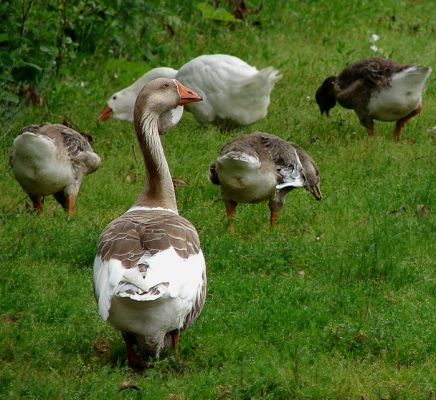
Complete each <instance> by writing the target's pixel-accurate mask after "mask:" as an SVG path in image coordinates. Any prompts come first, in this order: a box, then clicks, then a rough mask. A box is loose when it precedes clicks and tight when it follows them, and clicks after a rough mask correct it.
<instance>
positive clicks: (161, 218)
mask: <svg viewBox="0 0 436 400" xmlns="http://www.w3.org/2000/svg"><path fill="white" fill-rule="evenodd" d="M171 246H172V247H174V250H175V251H176V253H177V254H178V255H179V256H180V257H182V258H185V259H186V258H188V257H189V256H191V255H194V254H198V253H199V251H200V241H199V238H198V234H197V232H196V230H195V228H194V227H193V225H192V224H191V223H190V222H189V221H188V220H186V219H185V218H183V217H181V216H180V215H177V214H174V213H173V212H170V211H165V210H159V211H158V212H156V211H153V210H138V211H130V212H127V213H125V214H123V215H122V216H121V217H119V218H117V219H116V220H115V221H113V222H111V223H110V224H109V225H108V226H107V227H106V229H105V230H104V231H103V233H102V234H101V236H100V240H99V245H98V254H99V255H100V256H101V258H102V260H103V261H106V260H109V259H110V258H115V259H118V260H120V261H122V263H123V266H124V267H125V268H132V267H134V266H135V265H136V263H137V262H138V260H139V259H140V258H141V257H142V256H143V255H144V254H150V256H152V255H154V254H156V253H158V252H159V251H163V250H166V249H168V248H169V247H171Z"/></svg>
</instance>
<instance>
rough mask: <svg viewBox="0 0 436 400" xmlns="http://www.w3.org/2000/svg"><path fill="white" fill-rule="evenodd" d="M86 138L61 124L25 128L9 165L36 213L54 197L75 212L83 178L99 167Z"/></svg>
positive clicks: (72, 212)
mask: <svg viewBox="0 0 436 400" xmlns="http://www.w3.org/2000/svg"><path fill="white" fill-rule="evenodd" d="M88 140H89V139H88V137H85V136H84V135H81V134H80V133H78V132H76V131H75V130H74V129H72V128H70V127H67V126H65V125H60V124H48V123H46V124H41V125H29V126H26V127H24V128H23V129H22V130H21V131H20V133H19V134H18V136H17V137H16V138H15V140H14V143H13V145H12V151H11V157H10V165H11V167H12V171H13V173H14V175H15V178H16V180H17V181H18V183H19V184H20V185H21V187H22V188H23V189H24V191H25V192H26V193H27V194H28V196H29V197H30V199H31V200H32V203H33V208H34V209H35V211H36V212H37V213H41V212H42V211H43V203H44V196H47V195H51V194H52V195H53V196H54V198H55V199H56V200H57V201H58V202H59V203H60V204H61V205H62V207H63V208H64V209H65V210H66V211H67V213H68V215H73V214H74V212H75V203H76V197H77V195H78V193H79V189H80V185H81V183H82V180H83V178H84V177H85V175H88V174H90V173H92V172H94V171H95V170H97V169H98V167H99V166H100V163H101V160H100V157H99V156H98V155H97V154H96V153H95V152H94V150H93V149H92V147H91V145H90V143H89V141H88Z"/></svg>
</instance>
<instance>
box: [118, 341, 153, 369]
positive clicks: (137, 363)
mask: <svg viewBox="0 0 436 400" xmlns="http://www.w3.org/2000/svg"><path fill="white" fill-rule="evenodd" d="M123 338H124V343H125V344H126V350H127V359H128V360H129V367H130V368H132V369H144V368H146V367H147V364H146V363H145V361H143V360H141V359H140V358H139V357H138V356H137V355H136V353H135V350H134V349H133V345H134V344H135V343H136V340H135V337H134V336H133V335H132V334H131V333H123Z"/></svg>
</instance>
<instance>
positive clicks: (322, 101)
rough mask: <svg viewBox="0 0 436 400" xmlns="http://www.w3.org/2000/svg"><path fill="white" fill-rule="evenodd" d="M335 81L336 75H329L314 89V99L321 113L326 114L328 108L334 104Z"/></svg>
mask: <svg viewBox="0 0 436 400" xmlns="http://www.w3.org/2000/svg"><path fill="white" fill-rule="evenodd" d="M335 82H336V76H329V77H328V78H326V79H325V80H324V82H323V83H322V85H321V86H320V87H319V88H318V90H317V91H316V94H315V99H316V102H317V103H318V106H319V110H320V111H321V114H324V113H325V114H326V115H327V116H328V115H329V111H330V109H331V108H333V107H334V106H335V105H336V96H335Z"/></svg>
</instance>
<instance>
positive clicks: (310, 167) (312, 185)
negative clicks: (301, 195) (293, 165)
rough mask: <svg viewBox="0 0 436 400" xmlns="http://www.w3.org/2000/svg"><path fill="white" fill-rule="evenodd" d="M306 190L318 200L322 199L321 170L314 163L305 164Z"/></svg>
mask: <svg viewBox="0 0 436 400" xmlns="http://www.w3.org/2000/svg"><path fill="white" fill-rule="evenodd" d="M303 166H304V172H303V173H304V177H305V182H304V188H305V189H306V190H308V191H309V192H310V193H312V195H313V197H315V199H317V200H321V199H322V194H321V189H320V185H319V180H320V179H319V170H318V168H317V166H316V164H315V163H314V162H310V160H308V162H304V161H303Z"/></svg>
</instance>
